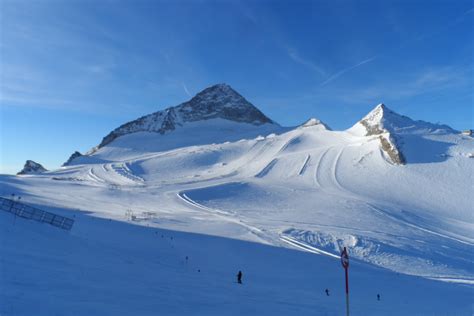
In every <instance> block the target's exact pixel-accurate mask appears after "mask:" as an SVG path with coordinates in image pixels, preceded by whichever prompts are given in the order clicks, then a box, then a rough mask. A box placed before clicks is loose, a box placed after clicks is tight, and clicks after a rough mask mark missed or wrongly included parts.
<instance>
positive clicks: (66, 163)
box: [62, 151, 82, 167]
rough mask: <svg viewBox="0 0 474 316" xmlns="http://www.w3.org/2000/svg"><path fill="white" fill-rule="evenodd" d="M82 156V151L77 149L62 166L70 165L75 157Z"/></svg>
mask: <svg viewBox="0 0 474 316" xmlns="http://www.w3.org/2000/svg"><path fill="white" fill-rule="evenodd" d="M81 156H82V154H81V153H80V152H78V151H75V152H74V153H72V155H71V156H69V159H68V160H67V161H66V162H65V163H63V165H62V166H63V167H65V166H69V165H70V164H71V163H72V161H73V160H74V159H76V158H79V157H81Z"/></svg>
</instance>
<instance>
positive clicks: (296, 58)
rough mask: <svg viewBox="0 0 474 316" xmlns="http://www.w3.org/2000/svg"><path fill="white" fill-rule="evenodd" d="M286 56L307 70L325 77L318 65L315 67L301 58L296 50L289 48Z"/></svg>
mask: <svg viewBox="0 0 474 316" xmlns="http://www.w3.org/2000/svg"><path fill="white" fill-rule="evenodd" d="M288 56H289V57H290V58H291V59H292V60H293V61H294V62H297V63H298V64H301V65H303V66H306V67H307V68H309V69H311V70H313V71H315V72H317V73H319V74H320V75H323V76H324V75H326V72H325V71H324V70H323V69H322V68H321V67H319V66H318V65H316V64H315V63H313V62H312V61H310V60H307V59H304V58H303V57H301V56H300V55H299V54H298V52H297V51H296V50H294V49H292V48H289V49H288Z"/></svg>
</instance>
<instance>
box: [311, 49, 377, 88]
mask: <svg viewBox="0 0 474 316" xmlns="http://www.w3.org/2000/svg"><path fill="white" fill-rule="evenodd" d="M376 57H377V56H373V57H370V58H368V59H366V60H363V61H361V62H359V63H357V64H355V65H352V66H350V67H347V68H345V69H342V70H340V71H338V72H336V73H335V74H333V75H331V76H329V78H327V79H326V80H325V81H323V82H322V83H321V84H320V86H325V85H327V84H328V83H330V82H331V81H334V80H336V79H337V78H339V77H340V76H342V75H343V74H345V73H346V72H349V71H351V70H353V69H355V68H357V67H360V66H362V65H364V64H367V63H369V62H371V61H372V60H374V59H375V58H376Z"/></svg>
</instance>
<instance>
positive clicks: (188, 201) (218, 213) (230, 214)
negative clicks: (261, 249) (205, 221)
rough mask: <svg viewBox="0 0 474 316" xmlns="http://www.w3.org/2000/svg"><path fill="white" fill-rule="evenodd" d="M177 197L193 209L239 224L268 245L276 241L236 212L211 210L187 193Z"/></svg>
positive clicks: (179, 194)
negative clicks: (239, 216)
mask: <svg viewBox="0 0 474 316" xmlns="http://www.w3.org/2000/svg"><path fill="white" fill-rule="evenodd" d="M176 196H177V197H178V198H179V199H180V200H181V201H184V202H185V203H186V204H188V205H191V206H193V207H195V208H197V209H199V210H203V211H206V212H207V213H211V214H213V215H216V216H218V217H220V218H222V219H224V220H226V221H228V222H232V223H235V224H238V225H240V226H242V227H245V228H246V229H247V230H248V231H249V232H250V233H252V234H253V235H255V236H257V237H258V238H259V239H261V240H262V241H265V242H266V243H268V244H274V240H273V239H272V238H270V237H269V236H268V235H267V234H264V232H263V231H262V230H261V229H259V228H258V227H256V226H252V225H250V224H248V223H246V222H243V221H242V220H241V219H239V218H237V217H236V214H235V213H234V212H226V211H222V210H218V209H215V208H210V207H207V206H204V205H202V204H200V203H198V202H196V201H194V200H193V199H191V198H189V197H188V196H187V195H186V193H185V192H178V193H176Z"/></svg>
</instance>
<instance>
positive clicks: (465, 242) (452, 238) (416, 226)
mask: <svg viewBox="0 0 474 316" xmlns="http://www.w3.org/2000/svg"><path fill="white" fill-rule="evenodd" d="M367 205H368V206H369V207H370V208H371V209H372V210H374V211H375V212H376V213H378V214H381V215H383V216H385V217H387V218H389V219H391V220H392V221H395V222H397V223H399V224H401V225H406V226H409V227H412V228H415V229H417V230H421V231H423V232H426V233H428V234H432V235H436V236H439V237H443V238H446V239H450V240H453V241H456V242H459V243H462V244H465V245H468V246H474V243H470V242H467V241H464V240H461V239H457V238H455V237H451V236H447V235H444V234H441V233H438V232H435V231H432V230H430V229H427V228H424V227H421V226H419V225H416V224H413V223H410V222H408V221H407V220H406V219H401V218H398V217H396V216H394V215H393V214H389V213H388V212H386V211H384V210H382V209H380V208H378V207H376V206H374V205H372V204H367Z"/></svg>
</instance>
